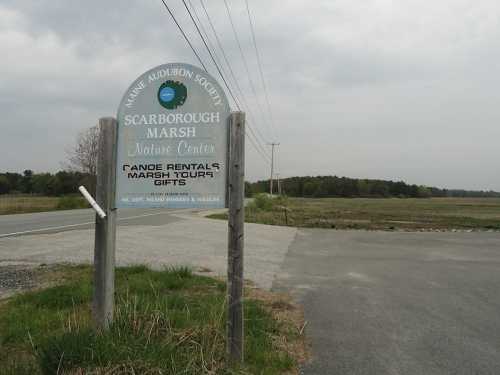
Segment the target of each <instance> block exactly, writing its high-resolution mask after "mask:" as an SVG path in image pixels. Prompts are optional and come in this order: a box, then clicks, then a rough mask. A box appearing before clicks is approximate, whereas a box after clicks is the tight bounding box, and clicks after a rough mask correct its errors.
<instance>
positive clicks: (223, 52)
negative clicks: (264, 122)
mask: <svg viewBox="0 0 500 375" xmlns="http://www.w3.org/2000/svg"><path fill="white" fill-rule="evenodd" d="M188 1H189V3H190V4H191V0H188ZM200 4H201V6H202V8H203V12H204V13H205V16H206V18H207V20H208V23H209V25H210V29H211V30H212V34H213V35H214V37H215V41H216V44H217V46H218V47H219V50H220V51H221V53H222V57H223V60H224V62H225V63H226V66H227V68H228V70H229V73H230V76H231V78H232V80H233V82H234V85H235V87H236V91H238V93H239V94H240V96H241V99H240V98H238V100H239V101H240V102H241V103H242V104H243V105H244V107H245V108H246V109H247V111H248V114H249V115H250V117H251V118H252V119H253V120H256V116H254V115H253V111H252V110H251V107H250V106H249V105H248V101H247V99H246V97H245V94H244V93H243V90H242V89H241V87H240V85H239V83H238V79H237V78H236V75H235V74H234V71H233V68H232V67H231V63H230V62H229V59H228V57H227V55H226V52H225V50H224V47H223V46H222V43H221V41H220V38H219V34H218V33H217V30H216V29H215V26H214V24H213V22H212V19H211V17H210V14H209V13H208V10H207V8H206V7H205V3H204V2H203V0H200ZM191 7H192V8H193V12H194V14H195V16H196V18H197V19H198V22H199V23H200V26H201V28H202V31H203V30H204V27H203V23H202V22H201V19H200V18H199V17H198V15H197V12H196V8H195V7H194V6H193V5H191ZM204 32H205V35H206V37H207V41H208V42H210V38H209V36H208V33H207V32H206V30H204ZM209 44H212V43H211V42H210V43H209ZM212 49H213V50H214V54H215V55H216V56H217V53H216V51H215V50H216V49H215V47H214V46H213V45H212ZM219 65H220V66H221V68H222V64H221V63H220V61H219ZM253 122H254V123H257V121H253ZM255 130H256V132H257V134H258V135H259V136H260V141H261V142H262V143H267V140H266V138H265V137H264V136H263V135H262V133H261V132H260V130H259V127H258V126H255ZM264 151H265V150H264ZM266 155H267V152H266ZM268 157H269V156H268Z"/></svg>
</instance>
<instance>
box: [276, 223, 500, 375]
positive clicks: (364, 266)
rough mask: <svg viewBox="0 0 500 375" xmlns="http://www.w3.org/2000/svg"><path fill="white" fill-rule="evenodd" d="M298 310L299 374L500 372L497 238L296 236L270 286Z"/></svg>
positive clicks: (374, 234)
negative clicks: (302, 339)
mask: <svg viewBox="0 0 500 375" xmlns="http://www.w3.org/2000/svg"><path fill="white" fill-rule="evenodd" d="M273 288H274V290H279V291H288V292H291V293H292V294H293V295H294V296H295V298H296V299H297V300H298V301H299V302H300V303H301V304H302V305H303V306H304V309H305V315H306V319H307V320H308V326H307V334H308V336H309V338H310V341H311V344H312V349H313V350H312V351H313V359H312V362H311V363H309V364H308V365H306V366H305V367H304V369H303V371H304V374H318V375H319V374H321V375H327V374H328V375H330V374H331V375H333V374H339V375H340V374H342V375H345V374H349V375H354V374H356V375H358V374H359V375H361V374H363V375H377V374H380V375H387V374H405V375H412V374H415V375H416V374H419V375H432V374H450V375H451V374H453V375H458V374H463V375H471V374H491V375H493V374H500V235H499V234H498V233H390V232H365V231H335V230H313V229H311V230H299V231H298V233H297V236H296V238H295V240H294V242H293V243H292V245H291V246H290V249H289V252H288V254H287V256H286V257H285V261H284V264H283V267H282V269H281V272H280V274H279V275H278V278H277V279H276V280H275V282H274V284H273Z"/></svg>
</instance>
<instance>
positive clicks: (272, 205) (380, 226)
mask: <svg viewBox="0 0 500 375" xmlns="http://www.w3.org/2000/svg"><path fill="white" fill-rule="evenodd" d="M245 216H246V221H247V222H251V223H261V224H270V225H285V226H286V225H288V226H294V227H306V228H335V229H368V230H423V231H426V230H452V229H457V230H497V231H498V230H500V199H498V198H383V199H376V198H353V199H350V198H274V199H272V198H269V197H267V196H265V197H262V196H258V197H256V198H255V199H254V201H253V202H252V203H250V204H249V205H248V206H247V207H246V209H245ZM209 217H210V218H214V219H227V214H225V213H224V214H215V215H210V216H209Z"/></svg>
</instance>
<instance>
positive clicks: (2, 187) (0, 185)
mask: <svg viewBox="0 0 500 375" xmlns="http://www.w3.org/2000/svg"><path fill="white" fill-rule="evenodd" d="M10 188H11V187H10V183H9V179H8V178H7V177H6V176H3V175H1V176H0V194H7V193H8V192H9V191H10Z"/></svg>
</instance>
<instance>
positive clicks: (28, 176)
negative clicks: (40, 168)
mask: <svg viewBox="0 0 500 375" xmlns="http://www.w3.org/2000/svg"><path fill="white" fill-rule="evenodd" d="M21 191H22V192H23V193H26V194H31V193H33V171H32V170H31V169H26V170H25V171H24V172H23V177H22V178H21Z"/></svg>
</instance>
